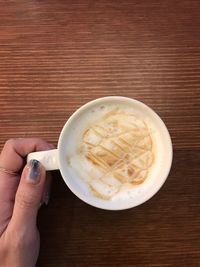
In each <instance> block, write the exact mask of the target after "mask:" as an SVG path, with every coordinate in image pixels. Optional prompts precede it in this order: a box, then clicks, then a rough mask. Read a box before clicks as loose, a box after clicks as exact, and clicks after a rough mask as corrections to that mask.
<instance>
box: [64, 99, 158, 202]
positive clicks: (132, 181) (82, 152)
mask: <svg viewBox="0 0 200 267" xmlns="http://www.w3.org/2000/svg"><path fill="white" fill-rule="evenodd" d="M156 135H157V133H156V131H155V129H154V126H153V124H152V123H151V121H150V119H149V118H148V117H147V116H145V115H144V114H143V113H142V112H140V111H138V110H135V109H134V108H133V107H132V106H131V105H128V104H127V105H125V104H121V103H120V104H110V105H99V106H97V107H96V108H94V109H91V110H90V111H88V112H86V113H85V114H84V116H83V118H82V119H81V120H80V122H79V124H78V125H77V126H76V127H75V128H74V138H75V139H76V140H77V142H76V149H75V150H71V151H69V154H68V155H67V160H68V162H70V166H71V168H72V169H73V170H74V171H75V173H76V174H77V175H76V176H77V179H82V180H84V181H85V183H86V184H87V185H88V189H89V191H90V192H92V193H93V194H94V195H95V196H96V197H98V198H101V199H106V200H115V199H119V198H123V199H124V198H132V197H134V196H135V195H136V194H138V193H140V192H141V190H143V189H144V187H145V186H146V184H148V181H149V180H150V179H151V176H152V173H153V171H154V169H155V168H154V167H155V164H156V161H157V157H156V155H157V152H158V147H159V144H158V143H159V142H158V143H157V138H156Z"/></svg>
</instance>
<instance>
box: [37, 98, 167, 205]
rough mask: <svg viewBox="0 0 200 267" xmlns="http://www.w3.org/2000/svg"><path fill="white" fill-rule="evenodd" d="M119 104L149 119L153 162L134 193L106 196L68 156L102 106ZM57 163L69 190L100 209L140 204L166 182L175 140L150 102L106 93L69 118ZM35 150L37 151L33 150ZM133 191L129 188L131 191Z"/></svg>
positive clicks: (77, 151)
mask: <svg viewBox="0 0 200 267" xmlns="http://www.w3.org/2000/svg"><path fill="white" fill-rule="evenodd" d="M110 107H116V108H121V109H129V110H132V112H133V113H134V116H135V117H138V118H142V119H143V120H144V121H146V122H147V124H148V127H149V129H150V131H151V133H152V137H153V144H154V155H155V157H154V163H153V165H152V167H151V171H150V174H149V175H148V177H147V178H146V179H145V181H144V182H143V183H142V184H139V185H135V186H134V187H133V188H132V189H131V194H122V195H119V197H117V198H113V199H110V200H105V199H101V198H99V197H97V196H96V195H95V194H93V193H92V191H91V189H90V187H89V186H88V184H87V183H86V182H85V180H84V179H82V178H81V177H80V173H79V172H77V169H78V168H79V167H78V166H76V169H74V168H73V167H72V165H71V163H70V160H69V158H71V157H72V156H73V155H76V154H77V153H79V146H80V143H81V139H82V135H83V131H85V130H86V129H87V128H90V126H91V125H93V124H94V123H95V122H96V121H97V120H98V119H100V118H101V116H102V109H106V108H110ZM57 153H58V166H59V169H60V171H61V174H62V177H63V179H64V181H65V183H66V184H67V186H68V187H69V188H70V190H71V191H72V192H73V193H74V194H75V195H76V196H77V197H79V198H80V199H81V200H83V201H84V202H86V203H88V204H90V205H92V206H95V207H97V208H101V209H107V210H122V209H128V208H132V207H135V206H138V205H140V204H142V203H144V202H145V201H147V200H148V199H150V198H151V197H152V196H153V195H155V194H156V192H157V191H158V190H159V189H160V188H161V186H162V185H163V183H164V182H165V180H166V178H167V176H168V174H169V171H170V168H171V163H172V142H171V138H170V135H169V132H168V130H167V128H166V126H165V124H164V122H163V121H162V120H161V119H160V117H159V116H158V115H157V114H156V113H155V112H154V111H153V110H152V109H150V108H149V107H148V106H146V105H145V104H143V103H142V102H139V101H137V100H134V99H131V98H126V97H118V96H113V97H112V96H111V97H103V98H99V99H96V100H94V101H91V102H89V103H87V104H85V105H84V106H82V107H81V108H79V109H78V110H77V111H76V112H75V113H74V114H73V115H72V116H71V117H70V118H69V120H68V121H67V122H66V124H65V126H64V127H63V129H62V132H61V134H60V137H59V142H58V151H57ZM33 154H34V153H33ZM129 193H130V192H129Z"/></svg>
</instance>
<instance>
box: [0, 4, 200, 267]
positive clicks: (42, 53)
mask: <svg viewBox="0 0 200 267" xmlns="http://www.w3.org/2000/svg"><path fill="white" fill-rule="evenodd" d="M199 10H200V2H199V1H198V0H196V1H194V0H182V1H176V0H173V1H172V0H168V1H156V0H143V1H139V0H128V1H127V0H125V1H114V0H107V1H106V0H102V1H94V0H91V1H89V0H78V1H72V0H71V1H70V0H67V1H64V0H63V1H61V0H60V1H25V0H21V1H1V3H0V107H1V112H0V129H1V130H0V146H1V148H2V146H3V144H4V142H5V141H6V140H7V139H9V138H12V137H31V136H37V137H42V138H44V139H47V140H48V141H49V142H52V143H54V144H55V145H56V143H57V140H58V136H59V132H60V130H61V129H62V126H63V124H64V123H65V121H66V120H67V119H68V118H69V116H70V115H71V114H72V113H73V112H74V111H75V110H76V109H77V108H78V107H80V106H81V105H83V104H84V103H86V102H87V101H89V100H92V99H95V98H97V97H101V96H107V95H123V96H128V97H132V98H135V99H138V100H141V101H143V102H145V103H146V104H147V105H149V106H150V107H152V108H153V109H154V110H155V111H156V112H157V113H158V114H159V115H160V116H161V117H162V118H163V120H164V121H165V123H166V125H167V126H168V128H169V131H170V133H171V136H172V140H173V147H174V159H173V166H172V170H171V173H170V175H169V177H168V179H167V181H166V183H165V185H164V186H163V188H162V189H161V190H160V191H159V193H157V194H156V195H155V196H154V197H153V198H152V199H151V200H149V201H148V202H146V203H145V204H143V205H141V206H138V207H136V208H133V209H130V210H125V211H119V212H112V211H104V210H100V209H96V208H93V207H91V206H89V205H87V204H85V203H83V202H82V201H81V200H79V199H78V198H77V197H76V196H74V195H73V194H72V193H71V192H70V190H69V189H68V188H67V187H66V186H65V184H64V182H63V180H62V178H61V176H60V173H59V172H54V181H53V187H52V195H51V202H50V204H49V206H48V207H43V208H42V209H41V211H40V214H39V228H40V232H41V253H40V256H39V260H38V264H37V266H38V267H46V266H48V267H54V266H56V267H65V266H68V267H70V266H71V267H75V266H77V267H85V266H87V267H88V266H91V267H95V266H105V267H107V266H112V267H132V266H138V267H143V266H148V267H150V266H151V267H152V266H154V267H157V266H173V267H174V266H181V267H184V266H186V267H197V266H200V197H199V196H200V177H199V171H200V167H199V166H200V31H199V29H200V16H199Z"/></svg>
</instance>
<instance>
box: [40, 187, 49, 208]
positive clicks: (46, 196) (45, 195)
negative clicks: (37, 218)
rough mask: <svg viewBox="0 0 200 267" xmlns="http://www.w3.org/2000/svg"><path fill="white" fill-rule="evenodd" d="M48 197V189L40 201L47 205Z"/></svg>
mask: <svg viewBox="0 0 200 267" xmlns="http://www.w3.org/2000/svg"><path fill="white" fill-rule="evenodd" d="M49 199H50V190H48V191H47V192H46V193H45V194H44V196H43V198H42V201H43V203H45V204H46V205H48V204H49Z"/></svg>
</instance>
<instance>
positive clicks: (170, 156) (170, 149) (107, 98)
mask: <svg viewBox="0 0 200 267" xmlns="http://www.w3.org/2000/svg"><path fill="white" fill-rule="evenodd" d="M112 100H124V101H128V102H129V103H130V102H132V103H133V105H134V104H137V105H140V106H141V107H143V108H144V109H147V110H148V111H149V112H150V113H151V115H152V116H154V117H155V118H156V119H157V120H158V121H159V124H161V125H162V127H164V130H165V135H166V138H167V139H168V140H167V142H168V168H167V170H166V172H165V173H164V174H163V175H162V179H161V181H162V182H160V184H159V186H157V187H156V188H155V190H154V191H153V193H152V194H150V195H148V196H147V197H146V198H144V199H143V201H141V202H139V203H136V204H135V205H133V203H131V201H130V202H129V204H126V205H124V206H123V205H122V207H110V206H106V205H103V204H102V205H96V204H94V203H91V201H89V200H88V199H86V198H85V197H83V196H82V194H81V193H80V192H79V190H76V188H73V187H72V186H71V185H70V184H69V182H68V181H67V179H70V178H69V177H67V178H66V177H65V176H66V175H65V173H64V171H63V167H62V165H61V157H62V155H61V154H60V151H61V149H60V148H61V145H62V140H63V136H64V133H65V132H66V131H67V128H68V126H69V125H70V123H71V122H72V121H73V120H74V119H75V118H76V117H77V116H79V114H80V113H82V112H83V111H85V110H86V109H88V108H89V107H90V106H92V105H96V104H99V103H101V102H103V103H106V102H109V101H112ZM58 158H59V167H60V172H61V175H62V178H63V180H64V182H65V183H66V185H67V186H68V188H69V189H70V190H71V191H72V192H73V193H74V194H75V195H76V196H77V197H78V198H79V199H81V200H82V201H84V202H85V203H87V204H89V205H91V206H93V207H96V208H100V209H104V210H125V209H130V208H133V207H136V206H139V205H141V204H143V203H144V202H146V201H148V200H149V199H150V198H152V197H153V196H154V195H155V194H156V193H157V192H158V191H159V190H160V188H161V187H162V186H163V184H164V183H165V181H166V179H167V177H168V175H169V172H170V170H171V165H172V160H173V147H172V141H171V137H170V134H169V131H168V129H167V127H166V125H165V123H164V122H163V120H162V119H161V118H160V116H159V115H158V114H157V113H156V112H155V111H154V110H153V109H152V108H150V107H149V106H147V105H146V104H144V103H143V102H141V101H139V100H136V99H133V98H130V97H125V96H105V97H100V98H97V99H94V100H91V101H89V102H87V103H85V104H84V105H82V106H80V107H79V108H78V109H77V110H76V111H75V112H74V113H73V114H72V115H71V116H70V117H69V119H68V120H67V121H66V123H65V125H64V126H63V128H62V130H61V133H60V136H59V140H58ZM79 179H80V178H79ZM108 202H109V201H108Z"/></svg>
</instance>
